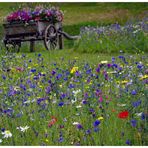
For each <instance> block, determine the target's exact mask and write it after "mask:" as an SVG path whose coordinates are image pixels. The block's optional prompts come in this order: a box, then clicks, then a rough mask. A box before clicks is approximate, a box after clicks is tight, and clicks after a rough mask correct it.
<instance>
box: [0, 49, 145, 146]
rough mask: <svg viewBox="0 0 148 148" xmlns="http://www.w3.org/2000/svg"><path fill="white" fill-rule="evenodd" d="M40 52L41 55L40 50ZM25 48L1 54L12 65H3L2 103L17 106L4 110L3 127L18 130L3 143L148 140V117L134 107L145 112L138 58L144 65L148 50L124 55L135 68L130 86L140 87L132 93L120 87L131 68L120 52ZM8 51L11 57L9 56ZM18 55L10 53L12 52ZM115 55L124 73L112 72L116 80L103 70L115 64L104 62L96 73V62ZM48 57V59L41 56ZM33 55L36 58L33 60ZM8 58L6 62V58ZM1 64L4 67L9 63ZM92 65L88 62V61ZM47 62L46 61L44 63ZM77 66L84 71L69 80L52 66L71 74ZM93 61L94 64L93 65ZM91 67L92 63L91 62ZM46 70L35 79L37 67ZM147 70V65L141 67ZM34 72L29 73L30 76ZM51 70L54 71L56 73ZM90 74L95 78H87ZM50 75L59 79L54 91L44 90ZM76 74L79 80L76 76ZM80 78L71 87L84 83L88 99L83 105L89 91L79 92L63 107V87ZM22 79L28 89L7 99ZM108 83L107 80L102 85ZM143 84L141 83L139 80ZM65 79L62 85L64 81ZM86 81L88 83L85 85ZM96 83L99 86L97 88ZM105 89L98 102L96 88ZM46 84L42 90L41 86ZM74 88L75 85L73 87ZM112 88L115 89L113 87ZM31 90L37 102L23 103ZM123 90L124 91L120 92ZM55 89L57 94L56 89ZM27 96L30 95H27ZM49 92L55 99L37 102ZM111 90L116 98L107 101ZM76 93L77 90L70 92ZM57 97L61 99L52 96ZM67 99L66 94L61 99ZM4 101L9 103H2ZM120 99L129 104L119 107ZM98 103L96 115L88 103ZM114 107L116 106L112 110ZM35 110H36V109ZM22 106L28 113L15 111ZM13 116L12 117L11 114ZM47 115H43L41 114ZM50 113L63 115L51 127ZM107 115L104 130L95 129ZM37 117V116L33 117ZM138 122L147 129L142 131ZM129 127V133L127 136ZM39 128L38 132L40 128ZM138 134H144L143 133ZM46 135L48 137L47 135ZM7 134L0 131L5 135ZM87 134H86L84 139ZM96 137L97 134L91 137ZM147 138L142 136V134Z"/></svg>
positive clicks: (135, 142)
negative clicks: (136, 104) (126, 114)
mask: <svg viewBox="0 0 148 148" xmlns="http://www.w3.org/2000/svg"><path fill="white" fill-rule="evenodd" d="M39 53H41V54H42V55H41V57H40V60H39V58H38V54H39ZM22 54H24V53H19V54H14V55H5V54H1V55H0V59H1V60H0V61H2V63H3V64H4V65H5V66H6V67H9V68H13V70H11V71H10V72H4V71H2V70H1V71H0V75H1V76H2V75H5V76H6V80H4V79H2V77H0V80H1V85H2V87H1V86H0V89H1V90H3V93H1V94H0V96H1V98H2V99H1V104H0V105H1V107H2V109H7V106H8V107H11V106H12V107H13V109H14V110H15V112H13V116H12V117H11V116H9V115H2V116H1V118H0V127H1V128H5V129H6V130H10V132H11V133H12V134H13V135H12V137H11V138H8V139H3V143H1V144H2V145H63V146H64V145H76V144H78V143H80V145H89V146H92V145H93V146H95V145H97V146H98V145H112V146H113V145H114V146H115V145H126V140H127V139H129V140H130V141H131V143H132V145H147V143H146V138H147V137H146V136H147V135H146V131H144V128H146V125H147V124H146V120H144V121H141V119H140V117H136V116H135V113H137V112H138V113H139V112H144V111H145V108H144V107H143V104H145V100H146V92H145V91H146V84H142V81H139V78H138V75H139V71H138V69H137V68H136V64H135V62H139V61H141V62H142V63H143V64H144V65H146V63H147V58H146V57H147V55H144V54H143V55H142V54H140V55H123V56H125V58H126V60H127V61H128V65H129V66H132V69H131V70H130V73H133V74H135V76H134V75H133V76H131V77H129V78H126V79H127V80H130V79H131V78H132V79H133V85H132V86H129V91H131V90H133V89H136V90H137V91H138V94H137V95H136V96H134V98H133V96H132V95H131V94H130V93H125V92H124V86H125V85H122V84H121V85H120V87H121V90H120V89H119V88H118V87H116V86H117V85H118V83H117V81H120V82H122V81H123V80H124V79H125V78H122V76H124V75H126V74H127V73H128V72H129V68H128V67H127V65H126V64H125V63H124V62H122V61H120V60H119V59H118V58H117V56H118V54H114V55H113V54H112V56H111V55H106V54H99V53H98V54H80V53H77V52H73V51H71V50H61V51H51V52H47V51H40V52H35V53H25V55H26V56H25V57H22ZM6 56H7V58H5V57H6ZM11 56H12V57H13V58H10V57H11ZM112 57H115V58H116V62H115V63H117V64H118V65H120V66H121V65H122V67H123V68H124V69H123V70H124V71H123V74H121V76H120V77H116V76H115V75H112V74H109V77H112V78H113V80H112V81H106V80H105V79H104V76H103V71H108V72H109V71H113V69H108V68H106V67H105V66H104V67H102V70H101V72H100V73H98V74H97V73H96V68H97V67H98V64H99V63H100V62H101V61H108V63H111V59H112ZM42 58H43V61H42V60H41V59H42ZM29 60H32V62H29ZM4 61H5V62H4ZM4 65H2V64H1V69H3V68H4V67H2V66H4ZM86 65H87V66H88V67H87V66H86ZM43 66H44V67H43ZM73 66H78V69H79V71H80V73H81V74H82V77H75V76H74V75H73V74H70V75H68V80H67V81H64V80H63V79H59V80H56V78H55V77H54V76H52V75H51V72H52V70H56V72H57V74H56V75H58V74H63V76H65V75H66V73H65V70H68V71H69V72H70V70H71V68H72V67H73ZM89 66H90V67H89ZM15 67H23V68H24V69H25V70H24V71H23V72H18V71H15ZM86 67H87V68H86ZM34 68H35V69H36V72H35V73H32V74H31V75H30V74H29V71H30V69H34ZM89 69H92V73H93V74H96V75H98V76H99V78H98V79H95V77H92V76H91V74H86V70H89ZM39 72H40V73H44V74H46V76H45V77H40V80H39V81H38V80H37V81H36V80H33V77H34V76H36V75H37V74H38V73H39ZM141 72H142V73H143V74H144V69H143V70H142V71H140V73H141ZM29 75H30V76H29ZM51 76H52V77H51ZM28 79H29V80H31V83H32V84H35V85H36V88H30V87H29V85H28V84H27V83H26V81H27V80H28ZM89 79H90V83H89V82H87V80H89ZM49 80H51V81H52V82H53V83H54V85H55V86H54V87H56V88H55V89H53V90H52V91H51V93H50V94H46V93H45V88H46V87H47V86H49V83H48V81H49ZM74 80H79V82H75V81H74ZM70 83H73V84H76V85H77V87H76V88H75V89H72V90H78V89H81V91H83V93H84V92H85V93H88V94H89V97H88V101H89V104H86V105H83V104H81V101H82V99H83V97H84V95H83V93H80V94H78V101H77V102H76V103H74V104H70V105H64V106H63V107H59V106H58V103H59V102H60V99H59V97H60V93H66V92H67V91H68V92H69V90H68V89H67V88H68V86H69V84H70ZM20 84H23V85H25V86H26V88H27V90H26V91H23V89H18V90H20V92H21V93H20V94H16V95H14V96H9V97H7V98H6V99H3V98H4V96H5V94H6V95H7V93H8V92H9V86H14V87H17V86H18V87H19V86H20ZM97 84H102V86H100V87H97ZM103 84H104V85H103ZM138 84H139V85H138ZM60 85H62V87H61V86H60ZM82 85H83V86H82ZM94 86H95V88H93V87H94ZM98 88H99V89H101V90H102V92H103V94H102V95H103V100H104V101H103V103H98V99H99V97H96V96H95V95H94V94H95V90H96V89H98ZM40 90H41V91H40ZM72 90H71V91H72ZM109 90H110V91H111V90H112V91H111V92H109ZM26 93H30V94H31V96H30V97H28V98H27V99H28V100H34V99H35V102H34V103H28V105H26V106H25V105H24V106H22V98H23V99H25V98H26V97H27V96H26ZM119 93H121V94H120V95H121V96H120V97H119ZM54 94H56V97H55V95H54ZM24 96H26V97H24ZM45 96H46V97H49V98H50V99H48V100H46V102H42V103H41V104H42V105H43V104H44V103H46V105H47V106H46V107H47V108H46V109H43V108H42V106H39V105H37V103H36V101H37V99H38V98H42V97H45ZM106 96H108V97H109V99H111V101H110V102H109V104H108V105H107V104H106V103H105V102H106V101H107V100H108V99H106ZM139 98H140V99H141V100H142V104H141V105H140V106H139V107H137V108H133V107H132V105H131V103H132V102H134V101H136V100H137V99H139ZM70 99H73V96H71V97H70ZM53 100H56V101H57V103H56V104H52V103H51V102H52V101H53ZM61 101H64V102H66V101H67V98H65V99H63V100H61ZM3 103H4V104H5V106H3ZM117 104H126V106H124V107H120V106H118V105H117ZM77 105H82V106H83V107H82V108H79V109H76V106H77ZM99 105H102V106H103V109H101V108H99ZM90 108H93V109H94V110H95V114H96V117H93V116H92V114H91V113H90V112H89V109H90ZM113 110H115V112H113ZM123 110H129V112H130V115H129V117H128V118H127V119H119V118H117V115H118V113H119V112H120V111H123ZM33 111H35V112H34V113H32V112H33ZM21 112H23V116H21V117H20V118H17V117H15V116H16V114H18V113H21ZM76 113H80V114H81V115H80V116H77V115H76ZM8 116H9V117H8ZM42 116H43V117H42ZM51 116H55V117H56V118H57V119H58V121H57V122H56V123H55V124H54V125H53V126H52V127H51V128H49V127H48V123H49V121H50V120H51ZM100 116H103V117H104V120H103V121H101V124H100V125H99V129H100V130H99V132H94V131H93V122H94V121H95V120H97V118H98V117H100ZM64 118H66V119H67V120H68V121H67V122H64V121H63V119H64ZM31 119H34V120H31ZM131 119H136V120H137V122H138V123H137V125H136V128H134V127H132V126H131V124H130V121H131ZM73 122H80V123H81V124H82V125H83V129H81V130H78V129H77V128H76V126H74V125H72V123H73ZM25 125H28V126H29V127H30V128H29V129H28V131H27V132H25V133H22V132H20V131H19V130H17V129H16V127H18V126H25ZM60 125H64V128H59V126H60ZM139 128H141V129H142V131H139ZM88 129H90V130H91V134H90V135H85V131H86V130H88ZM59 132H62V134H63V138H64V141H63V142H58V139H59ZM122 132H124V136H122ZM37 133H38V134H37ZM138 134H139V135H140V137H138ZM45 135H47V137H45ZM1 138H2V135H0V139H1ZM84 138H86V140H85V139H84ZM92 138H93V139H92ZM141 138H142V139H141Z"/></svg>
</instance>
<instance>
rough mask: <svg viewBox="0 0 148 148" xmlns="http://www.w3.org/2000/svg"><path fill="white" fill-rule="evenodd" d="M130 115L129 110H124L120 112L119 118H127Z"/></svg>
mask: <svg viewBox="0 0 148 148" xmlns="http://www.w3.org/2000/svg"><path fill="white" fill-rule="evenodd" d="M128 115H129V112H128V111H123V112H120V113H119V114H118V118H121V119H125V118H127V117H128Z"/></svg>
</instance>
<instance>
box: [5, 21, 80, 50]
mask: <svg viewBox="0 0 148 148" xmlns="http://www.w3.org/2000/svg"><path fill="white" fill-rule="evenodd" d="M3 26H4V30H5V36H4V44H5V47H6V48H7V50H8V51H9V50H10V48H11V50H12V48H13V50H15V52H19V50H20V47H21V43H22V42H26V41H30V51H31V52H32V51H33V50H34V42H35V41H39V40H42V41H44V45H45V48H46V49H47V50H50V49H56V48H58V49H62V48H63V36H64V37H66V38H67V39H77V38H78V36H70V35H68V34H67V33H65V32H63V31H62V23H61V22H58V23H51V22H47V21H36V22H29V23H27V24H26V23H13V24H12V23H11V24H10V23H9V24H3Z"/></svg>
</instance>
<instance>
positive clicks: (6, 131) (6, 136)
mask: <svg viewBox="0 0 148 148" xmlns="http://www.w3.org/2000/svg"><path fill="white" fill-rule="evenodd" d="M2 135H4V137H3V138H9V137H12V133H11V132H10V131H9V130H5V131H4V132H2Z"/></svg>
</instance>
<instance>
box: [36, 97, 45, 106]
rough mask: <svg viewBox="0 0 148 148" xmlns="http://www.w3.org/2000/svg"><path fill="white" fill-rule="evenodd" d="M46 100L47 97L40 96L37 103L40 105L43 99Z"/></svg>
mask: <svg viewBox="0 0 148 148" xmlns="http://www.w3.org/2000/svg"><path fill="white" fill-rule="evenodd" d="M44 100H45V98H39V99H37V104H38V105H40V103H41V102H42V101H44Z"/></svg>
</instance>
